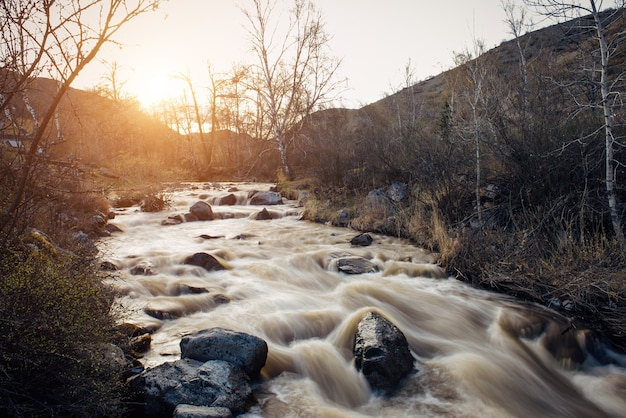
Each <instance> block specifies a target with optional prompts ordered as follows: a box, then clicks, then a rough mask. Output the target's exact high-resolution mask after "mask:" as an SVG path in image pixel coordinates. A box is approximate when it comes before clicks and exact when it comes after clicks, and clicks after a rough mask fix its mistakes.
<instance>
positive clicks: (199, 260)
mask: <svg viewBox="0 0 626 418" xmlns="http://www.w3.org/2000/svg"><path fill="white" fill-rule="evenodd" d="M183 263H184V264H188V265H192V266H198V267H202V268H204V269H205V270H207V271H217V270H224V266H223V265H222V264H221V263H220V262H219V260H218V259H217V258H215V257H213V256H212V255H211V254H207V253H195V254H193V255H190V256H189V257H187V258H185V260H184V261H183Z"/></svg>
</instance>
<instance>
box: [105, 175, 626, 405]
mask: <svg viewBox="0 0 626 418" xmlns="http://www.w3.org/2000/svg"><path fill="white" fill-rule="evenodd" d="M233 186H236V187H237V189H238V191H234V192H232V193H233V194H234V195H235V197H236V201H235V202H234V203H235V204H234V205H230V206H218V205H215V204H213V212H214V213H215V215H216V219H215V220H212V221H200V222H187V223H182V224H179V225H168V226H164V225H162V224H161V222H162V221H163V220H164V218H166V217H167V216H168V215H171V214H176V213H178V214H184V213H185V212H187V211H188V210H189V207H190V206H191V205H193V204H194V203H195V202H197V201H198V200H205V201H207V202H209V203H215V202H216V201H218V200H217V199H219V198H220V197H223V196H226V195H227V194H228V193H227V192H226V190H227V189H228V188H229V187H233ZM257 188H259V189H264V190H267V188H268V185H259V184H237V185H232V184H230V185H213V186H209V185H199V186H197V185H196V186H194V187H192V186H191V185H190V186H189V187H188V188H185V189H178V190H176V191H173V192H171V195H170V197H171V199H172V207H171V208H170V209H169V211H168V212H167V213H142V212H139V211H137V210H136V209H135V208H130V209H128V210H126V211H122V212H119V213H118V216H117V217H116V218H115V220H114V221H113V223H115V224H116V225H117V226H119V227H120V228H121V229H122V230H123V231H124V232H123V233H120V234H116V235H115V236H113V237H111V238H107V239H105V240H103V241H102V242H101V243H100V245H101V250H102V254H103V258H104V259H106V260H109V261H111V262H113V263H114V264H116V265H117V266H118V267H119V268H120V272H119V275H118V277H117V278H116V279H113V282H114V283H115V285H116V287H117V288H118V289H119V290H120V292H121V296H120V297H119V298H118V300H117V304H116V312H117V314H118V315H119V317H120V321H126V322H132V323H135V324H138V325H140V326H143V327H147V328H150V329H154V330H155V332H154V334H153V343H152V349H151V351H150V352H148V353H147V354H146V356H145V357H144V358H143V359H142V361H143V362H144V364H145V365H146V366H147V367H151V366H154V365H157V364H160V363H162V362H165V361H172V360H175V359H177V358H178V356H179V355H180V348H179V342H180V339H181V337H182V336H183V335H186V334H189V333H192V332H195V331H199V330H202V329H206V328H212V327H224V328H230V329H233V330H237V331H242V332H247V333H250V334H253V335H257V336H259V337H261V338H263V339H265V340H266V341H267V343H268V346H269V354H268V360H267V364H266V366H265V368H264V369H263V372H262V374H263V377H264V380H263V382H262V383H261V384H259V385H258V386H257V387H256V393H257V398H258V399H259V405H257V406H255V407H254V408H253V410H252V411H251V412H250V413H249V414H248V415H250V416H264V417H320V416H321V417H404V416H427V417H459V416H462V417H508V416H511V417H528V416H539V417H603V416H607V417H626V372H625V370H624V369H623V368H622V367H620V364H621V366H624V365H625V364H626V359H625V358H623V357H620V356H617V355H611V353H609V357H611V358H612V359H613V363H614V364H613V365H601V364H599V362H598V361H596V359H595V358H594V357H593V356H591V355H589V354H588V350H587V349H586V345H588V344H589V338H586V336H587V334H586V332H585V331H584V330H570V331H568V332H565V333H564V332H563V331H564V330H565V329H567V327H568V322H567V320H566V319H564V318H561V317H560V316H559V315H558V314H556V313H554V312H550V311H546V310H543V309H541V308H539V307H534V306H527V305H521V304H518V303H516V302H515V301H512V300H511V299H509V298H506V297H502V296H499V295H494V294H492V293H487V292H483V291H479V290H477V289H473V288H470V287H468V286H466V285H465V284H463V283H460V282H458V281H456V280H454V279H452V278H445V277H444V278H441V277H443V275H442V271H441V270H440V269H439V268H438V267H437V266H435V265H433V264H432V262H433V258H432V256H431V255H430V254H428V253H426V252H425V251H423V250H422V249H420V248H416V247H415V246H413V245H411V244H410V243H408V242H406V241H403V240H400V239H395V238H390V237H384V236H378V235H374V243H373V244H372V245H371V246H368V247H352V246H351V245H350V239H351V238H352V237H354V235H356V233H355V232H354V231H350V230H348V229H341V228H333V227H329V226H324V225H318V224H312V223H308V222H305V221H300V220H298V215H299V210H298V209H297V208H296V207H295V204H294V202H286V203H285V204H283V205H276V206H268V210H269V211H270V213H271V214H272V217H273V218H274V219H272V220H263V221H257V220H254V216H255V214H256V213H257V212H258V211H260V210H261V209H263V207H262V206H252V205H248V204H246V202H247V196H248V191H249V190H252V189H257ZM197 252H206V253H209V254H211V255H213V256H215V257H217V258H218V259H219V260H220V261H221V263H222V265H224V266H225V267H226V268H225V269H224V270H220V271H206V270H205V269H204V268H202V267H196V266H191V265H185V264H183V261H184V259H185V257H187V256H189V255H191V254H194V253H197ZM345 256H351V257H355V256H358V257H363V258H365V259H367V260H369V261H371V262H372V263H373V264H374V265H375V266H376V267H377V269H378V271H377V272H374V273H367V274H360V275H348V274H344V273H340V272H338V270H337V260H338V259H339V258H341V257H345ZM137 266H143V267H144V269H143V270H134V272H135V273H137V272H138V271H139V272H142V273H143V274H131V271H133V269H134V268H136V267H137ZM146 268H147V270H146ZM372 310H374V311H377V312H379V313H380V314H382V315H383V316H384V317H386V318H387V319H389V320H390V321H391V322H393V323H394V324H395V325H396V326H397V327H398V328H399V329H400V330H401V331H402V332H403V333H404V334H405V336H406V338H407V340H408V342H409V345H410V347H411V350H412V352H413V354H414V356H415V357H416V359H417V360H418V361H417V369H418V372H417V373H414V374H412V375H410V376H409V377H408V378H407V379H406V380H405V381H404V382H403V384H402V385H401V386H400V387H399V388H398V390H397V392H396V393H395V394H394V395H393V396H389V397H383V396H380V395H378V394H376V393H372V392H371V391H370V389H369V388H368V386H367V382H366V381H365V379H364V378H363V377H362V376H361V375H360V374H359V373H357V372H356V370H355V368H354V363H353V360H352V344H353V339H354V332H355V329H356V326H357V324H358V322H359V321H360V319H361V318H362V317H363V316H364V315H365V314H366V313H367V312H369V311H372Z"/></svg>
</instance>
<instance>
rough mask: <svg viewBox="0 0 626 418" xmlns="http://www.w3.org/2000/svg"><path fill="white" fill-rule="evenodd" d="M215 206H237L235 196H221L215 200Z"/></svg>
mask: <svg viewBox="0 0 626 418" xmlns="http://www.w3.org/2000/svg"><path fill="white" fill-rule="evenodd" d="M217 204H218V205H220V206H232V205H235V204H237V196H235V195H234V194H232V193H229V194H227V195H226V196H222V197H220V198H219V199H218V200H217Z"/></svg>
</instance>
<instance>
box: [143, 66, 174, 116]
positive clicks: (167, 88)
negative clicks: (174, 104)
mask: <svg viewBox="0 0 626 418" xmlns="http://www.w3.org/2000/svg"><path fill="white" fill-rule="evenodd" d="M137 90H138V91H137V93H136V96H137V100H139V102H140V103H141V106H142V107H144V108H145V109H150V108H153V107H154V106H156V105H158V104H159V103H162V102H168V101H172V100H174V99H176V98H178V97H180V96H182V94H183V91H184V84H183V83H182V81H181V80H180V79H178V78H177V77H175V76H173V75H167V74H159V73H153V74H148V75H146V76H144V77H141V79H140V80H139V83H138V88H137Z"/></svg>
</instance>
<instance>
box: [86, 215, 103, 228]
mask: <svg viewBox="0 0 626 418" xmlns="http://www.w3.org/2000/svg"><path fill="white" fill-rule="evenodd" d="M89 224H90V227H91V228H92V229H93V230H98V229H101V228H104V226H105V225H106V224H107V220H106V218H105V217H104V216H102V215H99V214H96V215H92V216H91V218H89Z"/></svg>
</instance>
